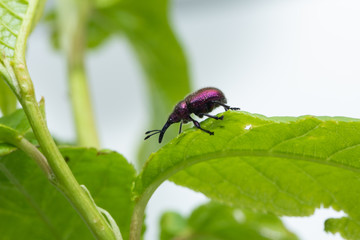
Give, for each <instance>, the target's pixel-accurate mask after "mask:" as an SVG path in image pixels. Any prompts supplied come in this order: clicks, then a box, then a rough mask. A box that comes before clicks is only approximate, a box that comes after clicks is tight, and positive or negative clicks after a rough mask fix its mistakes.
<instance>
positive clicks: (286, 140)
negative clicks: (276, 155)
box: [268, 122, 323, 152]
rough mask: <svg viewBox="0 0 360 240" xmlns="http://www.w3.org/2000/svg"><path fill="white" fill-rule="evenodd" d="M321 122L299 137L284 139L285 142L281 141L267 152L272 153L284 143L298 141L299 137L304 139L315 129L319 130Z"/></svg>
mask: <svg viewBox="0 0 360 240" xmlns="http://www.w3.org/2000/svg"><path fill="white" fill-rule="evenodd" d="M322 123H323V122H320V123H319V124H316V125H315V126H314V127H313V128H312V129H309V130H308V131H306V132H305V133H303V134H301V135H298V136H293V137H290V138H288V139H285V140H281V141H280V142H278V143H276V144H274V145H273V146H272V147H271V148H270V149H269V150H268V151H269V152H272V151H273V150H274V148H276V147H277V146H279V145H280V144H283V143H285V142H289V141H292V140H295V139H299V138H301V137H304V136H306V135H308V134H309V133H310V132H312V131H314V130H316V129H317V128H319V126H320V125H321V124H322Z"/></svg>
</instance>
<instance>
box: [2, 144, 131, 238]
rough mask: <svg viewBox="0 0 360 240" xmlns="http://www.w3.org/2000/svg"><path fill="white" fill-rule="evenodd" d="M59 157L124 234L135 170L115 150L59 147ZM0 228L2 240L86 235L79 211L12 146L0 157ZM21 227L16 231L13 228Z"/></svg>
mask: <svg viewBox="0 0 360 240" xmlns="http://www.w3.org/2000/svg"><path fill="white" fill-rule="evenodd" d="M62 153H63V155H64V158H65V159H66V160H67V161H68V164H69V166H70V167H71V169H72V171H73V172H74V174H75V176H76V177H77V179H78V180H79V182H80V184H84V185H85V186H86V187H87V189H88V190H89V191H90V192H91V194H92V197H93V198H94V200H95V202H96V204H97V205H98V206H99V207H101V208H104V209H105V210H107V211H108V212H109V213H110V214H111V215H112V217H113V218H114V219H115V221H116V223H117V224H118V226H119V227H120V230H121V233H122V235H123V238H124V239H127V238H128V234H129V225H130V215H131V212H132V206H133V205H132V202H131V196H130V195H131V186H132V182H133V179H134V177H135V170H134V168H133V166H132V165H130V164H129V163H128V162H127V161H126V160H125V159H124V158H123V157H122V156H121V155H119V154H117V153H115V152H110V151H100V152H98V151H96V150H95V149H84V148H64V149H62ZM0 186H1V188H0V232H1V236H2V238H4V239H91V238H92V235H91V233H90V231H89V230H88V228H87V227H86V225H85V223H84V222H83V221H82V219H81V218H80V216H79V215H78V214H77V213H76V211H75V210H74V209H73V208H72V207H71V205H70V204H69V203H68V202H67V201H66V199H65V198H64V197H63V196H62V195H61V193H60V192H58V191H57V190H56V189H55V188H54V187H53V186H52V185H51V184H50V183H49V182H48V181H47V179H46V178H45V177H44V176H43V174H41V172H40V169H39V168H38V167H37V166H36V165H35V164H34V162H33V161H32V160H31V159H29V158H27V157H26V156H25V155H24V154H23V153H22V152H20V151H16V152H14V153H12V154H10V155H7V156H4V157H0ZM19 229H21V231H19Z"/></svg>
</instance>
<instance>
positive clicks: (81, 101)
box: [69, 66, 99, 148]
mask: <svg viewBox="0 0 360 240" xmlns="http://www.w3.org/2000/svg"><path fill="white" fill-rule="evenodd" d="M69 88H70V96H71V102H72V107H73V114H74V118H75V126H76V132H77V143H78V145H80V146H84V147H95V148H99V140H98V135H97V131H96V124H95V119H94V114H93V110H92V106H91V100H90V99H91V98H90V92H89V88H88V85H87V79H86V75H85V70H84V67H83V66H69Z"/></svg>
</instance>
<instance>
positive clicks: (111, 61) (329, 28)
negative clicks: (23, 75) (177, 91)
mask: <svg viewBox="0 0 360 240" xmlns="http://www.w3.org/2000/svg"><path fill="white" fill-rule="evenodd" d="M170 8H171V24H172V25H173V27H174V31H175V32H176V35H177V36H178V38H179V40H180V42H181V44H182V46H183V48H184V51H185V54H186V56H187V58H188V62H189V68H190V75H191V78H192V80H193V83H192V86H193V88H194V89H198V88H201V87H205V86H214V87H218V88H220V89H221V90H222V91H223V92H224V93H225V95H226V96H227V99H228V103H229V105H231V106H237V107H241V109H242V110H245V111H248V112H252V113H261V114H263V115H266V116H299V115H305V114H312V115H327V116H347V117H356V118H359V116H360V108H359V107H357V106H358V104H357V103H359V102H360V94H359V93H358V92H359V89H360V81H359V79H360V68H359V66H360V44H359V43H360V28H359V23H360V14H359V12H360V1H358V0H341V1H340V0H301V1H300V0H282V1H280V0H279V1H277V0H267V1H265V0H253V1H250V0H249V1H241V0H238V1H235V0H174V1H172V3H171V6H170ZM48 35H49V33H48V29H47V28H46V26H44V25H40V26H39V27H38V28H36V30H35V32H34V33H33V34H32V36H31V38H30V41H29V49H28V57H27V58H28V65H29V70H30V74H31V76H32V79H33V81H34V84H35V89H36V93H37V97H38V99H40V96H44V97H45V100H46V114H47V122H48V125H49V128H50V130H51V132H52V133H53V135H54V136H56V137H57V138H59V139H63V140H69V141H71V140H72V139H74V138H75V134H74V132H75V131H74V125H73V122H72V116H71V109H70V103H69V100H68V90H67V82H66V68H65V62H64V59H63V56H61V55H60V54H59V53H56V52H54V51H53V50H52V47H51V45H50V44H49V38H48ZM87 68H88V74H89V81H90V87H91V91H92V94H93V103H94V108H95V113H96V120H97V125H98V130H99V134H100V140H101V143H102V146H103V147H104V148H109V149H113V150H117V151H118V152H120V153H122V154H123V155H124V156H125V157H126V158H127V159H129V160H130V161H134V160H135V158H136V149H137V147H138V146H139V142H140V141H142V139H143V137H144V132H145V131H146V130H147V129H146V128H147V126H148V124H149V120H150V117H149V113H150V111H149V110H148V108H149V105H148V102H147V96H146V91H145V90H146V89H145V86H144V75H143V73H142V71H141V68H140V66H139V63H138V62H137V60H136V57H135V56H134V54H133V52H132V49H131V48H130V47H129V44H128V43H127V41H126V40H125V39H120V38H112V39H110V40H109V41H108V42H107V44H106V45H104V46H103V47H101V48H99V49H97V50H95V51H92V52H90V53H89V54H88V59H87ZM170 80H171V79H170ZM179 100H180V99H179ZM164 121H165V120H164ZM162 125H163V122H161V123H159V126H162ZM206 201H207V199H206V198H205V197H204V196H203V195H202V194H199V193H195V192H193V191H191V190H188V189H185V188H182V187H178V186H175V185H174V184H172V183H169V182H167V183H165V184H163V185H162V186H161V187H160V188H159V189H158V190H157V191H156V192H155V194H154V196H153V197H152V199H151V200H150V202H149V205H148V208H147V218H146V221H147V225H148V228H147V233H146V239H149V240H155V239H157V233H158V230H157V227H158V218H159V216H160V215H161V213H162V212H163V211H165V210H176V211H179V212H181V213H183V214H186V215H188V214H189V213H191V211H192V209H194V208H195V207H196V206H198V205H199V204H201V203H204V202H206ZM342 215H343V213H338V212H335V211H333V210H329V209H320V210H317V211H316V213H315V215H314V216H311V217H306V218H295V217H285V218H283V219H284V222H285V224H286V226H287V227H288V228H289V229H290V230H292V231H293V232H295V233H296V234H297V235H298V236H299V237H300V238H301V239H303V240H313V239H317V240H335V239H341V237H340V236H339V235H332V234H326V233H324V232H323V228H324V226H323V222H324V220H325V219H327V218H329V217H339V216H342Z"/></svg>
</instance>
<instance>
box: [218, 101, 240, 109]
mask: <svg viewBox="0 0 360 240" xmlns="http://www.w3.org/2000/svg"><path fill="white" fill-rule="evenodd" d="M214 103H216V104H219V105H220V106H223V107H224V109H225V111H227V110H229V109H230V110H240V108H237V107H230V106H228V105H226V104H224V103H221V102H218V101H214Z"/></svg>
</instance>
